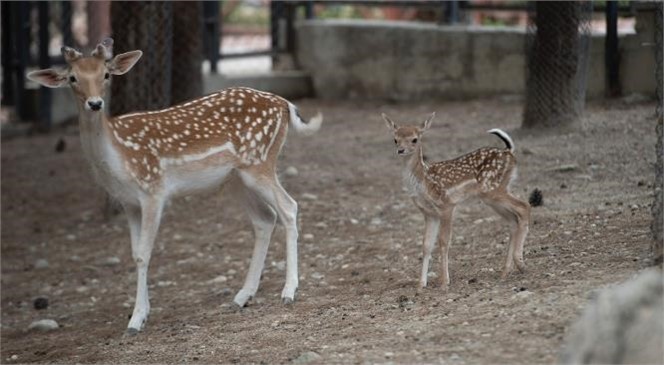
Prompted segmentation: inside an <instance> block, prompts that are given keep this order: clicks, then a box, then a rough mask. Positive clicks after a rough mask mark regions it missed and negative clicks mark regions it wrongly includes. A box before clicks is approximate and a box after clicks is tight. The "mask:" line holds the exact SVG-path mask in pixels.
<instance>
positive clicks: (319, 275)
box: [311, 272, 325, 280]
mask: <svg viewBox="0 0 664 365" xmlns="http://www.w3.org/2000/svg"><path fill="white" fill-rule="evenodd" d="M324 277H325V275H323V274H321V273H318V272H315V273H313V274H311V278H312V279H314V280H321V279H322V278H324Z"/></svg>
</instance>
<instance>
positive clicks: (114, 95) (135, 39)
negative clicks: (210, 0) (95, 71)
mask: <svg viewBox="0 0 664 365" xmlns="http://www.w3.org/2000/svg"><path fill="white" fill-rule="evenodd" d="M172 6H173V5H172V3H171V2H168V1H166V2H163V1H155V2H133V1H129V2H124V1H122V2H117V1H114V2H112V3H111V26H112V29H113V37H114V40H115V42H114V52H113V53H114V54H116V55H117V54H120V53H123V52H127V51H131V50H142V51H143V56H142V57H141V59H140V60H139V61H138V63H136V65H135V66H134V68H133V69H132V70H131V72H130V73H128V74H126V75H123V76H114V77H113V82H112V85H111V109H110V112H111V115H120V114H125V113H129V112H133V111H140V110H155V109H160V108H165V107H168V106H170V104H171V71H172V67H171V64H172V62H171V60H172V52H171V49H172V38H173V37H172V36H173V26H172V19H173V8H172Z"/></svg>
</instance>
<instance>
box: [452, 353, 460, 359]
mask: <svg viewBox="0 0 664 365" xmlns="http://www.w3.org/2000/svg"><path fill="white" fill-rule="evenodd" d="M460 359H461V356H459V355H457V354H452V355H450V360H460Z"/></svg>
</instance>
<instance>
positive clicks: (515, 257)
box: [482, 191, 530, 278]
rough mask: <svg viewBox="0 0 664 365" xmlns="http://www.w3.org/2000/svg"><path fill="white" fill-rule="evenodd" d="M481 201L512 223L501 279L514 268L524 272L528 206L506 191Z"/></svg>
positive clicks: (492, 194) (528, 222) (528, 221)
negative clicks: (524, 245)
mask: <svg viewBox="0 0 664 365" xmlns="http://www.w3.org/2000/svg"><path fill="white" fill-rule="evenodd" d="M482 200H483V201H484V202H486V203H487V204H488V205H489V206H490V207H491V208H493V210H495V211H496V212H497V213H498V214H499V215H500V216H501V217H503V218H505V219H506V220H507V221H509V222H511V223H512V232H511V235H510V244H509V247H508V250H507V259H506V261H505V268H504V270H503V274H502V278H506V277H507V276H508V275H509V274H510V272H511V271H512V269H513V268H514V266H516V268H517V269H518V270H519V271H521V272H524V271H525V269H526V266H525V263H524V261H523V244H524V242H525V240H526V235H527V234H528V225H529V224H530V205H528V203H526V202H524V201H522V200H520V199H517V198H515V197H514V196H512V195H511V194H510V193H508V192H507V191H500V192H497V191H496V192H493V193H491V194H490V195H486V196H483V197H482Z"/></svg>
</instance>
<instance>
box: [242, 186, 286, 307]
mask: <svg viewBox="0 0 664 365" xmlns="http://www.w3.org/2000/svg"><path fill="white" fill-rule="evenodd" d="M239 193H240V196H241V197H242V198H243V199H242V202H243V204H244V206H245V210H246V212H247V215H248V216H249V219H251V224H252V225H253V227H254V237H255V239H256V242H255V243H254V253H253V254H252V256H251V264H249V270H248V271H247V277H246V279H245V280H244V285H243V286H242V289H241V290H240V291H239V292H238V293H237V294H236V295H235V298H234V299H233V302H234V303H235V304H236V305H237V306H239V307H240V308H242V307H244V306H245V305H246V304H247V302H248V301H249V300H251V299H252V298H253V297H254V295H256V292H257V291H258V286H259V284H260V280H261V274H262V273H263V267H264V266H265V257H266V256H267V250H268V247H269V246H270V239H271V237H272V232H273V231H274V226H275V225H276V221H277V213H276V212H275V211H274V209H272V208H271V207H270V206H269V205H268V204H267V203H265V201H263V199H262V198H260V197H259V196H258V195H256V193H254V192H253V191H251V190H249V189H248V188H246V187H244V186H243V187H242V189H241V191H239Z"/></svg>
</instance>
